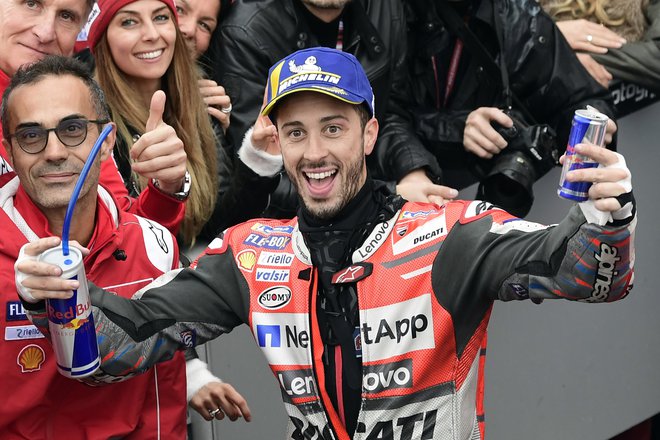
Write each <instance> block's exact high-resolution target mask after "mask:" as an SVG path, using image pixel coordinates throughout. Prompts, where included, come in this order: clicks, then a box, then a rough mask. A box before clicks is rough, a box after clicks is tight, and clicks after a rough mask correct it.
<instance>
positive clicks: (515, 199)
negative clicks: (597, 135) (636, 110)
mask: <svg viewBox="0 0 660 440" xmlns="http://www.w3.org/2000/svg"><path fill="white" fill-rule="evenodd" d="M406 6H407V8H408V12H409V14H408V18H409V20H410V21H409V26H408V29H409V35H408V36H409V40H410V41H409V63H408V68H409V72H410V76H411V78H412V99H411V102H412V104H413V105H412V106H411V107H410V111H411V112H412V114H413V115H414V118H413V119H414V121H415V125H416V130H417V134H418V135H419V137H420V138H421V139H422V141H423V142H424V145H425V146H426V148H428V149H429V151H431V152H433V153H434V155H435V156H436V157H437V159H438V162H439V163H440V165H441V166H442V168H443V174H444V177H445V182H446V183H447V184H448V185H450V186H454V187H456V188H459V189H462V188H465V187H467V186H469V185H471V184H473V183H475V182H479V183H480V185H479V190H478V194H477V198H482V199H484V200H486V201H489V202H491V203H495V204H497V205H499V206H500V207H502V208H504V209H506V210H507V211H509V212H511V213H512V214H516V215H518V216H520V217H523V216H525V215H526V214H527V212H528V211H529V210H530V209H531V207H532V203H533V200H534V197H533V192H532V185H533V183H534V182H535V181H536V180H538V179H539V178H540V177H542V176H543V175H544V174H545V173H546V172H548V171H549V170H550V169H552V167H553V166H555V165H556V163H557V158H558V157H559V156H560V155H561V153H562V152H563V151H564V149H565V146H566V141H567V140H568V133H569V131H570V127H571V122H572V119H573V115H574V112H575V110H577V109H583V108H585V107H586V106H587V105H591V106H593V107H595V108H597V109H598V110H600V111H601V112H602V113H605V114H607V115H608V116H609V117H613V116H614V108H613V107H612V99H611V97H610V95H609V93H608V91H607V90H605V89H604V88H602V87H601V86H600V85H598V83H596V81H595V80H594V79H593V78H591V76H589V75H588V74H587V72H586V71H585V70H584V69H583V67H582V66H581V65H580V63H579V62H578V60H577V59H576V57H575V55H574V53H573V51H572V50H571V49H570V47H568V45H567V44H566V42H565V40H564V39H563V37H562V36H561V33H560V32H559V30H558V29H557V27H556V26H555V24H554V22H553V21H552V19H550V17H548V15H547V14H545V13H543V11H542V10H541V8H540V7H539V5H538V4H537V3H536V1H535V0H522V1H517V0H502V1H493V0H475V1H471V0H457V1H450V2H446V1H441V0H433V1H431V2H426V1H423V0H406ZM459 32H463V33H464V35H461V36H459V35H458V33H459ZM470 36H471V37H472V38H470ZM479 48H481V50H479ZM505 81H506V83H505ZM514 120H515V129H513V127H514ZM526 127H529V130H527V131H524V129H525V128H526ZM615 131H616V124H615V123H614V122H613V121H611V120H610V122H609V123H608V135H607V138H608V139H607V143H608V144H609V143H611V141H612V138H613V133H614V132H615ZM518 133H520V136H518V139H516V135H517V134H518ZM523 134H527V136H524V135H523ZM614 146H615V144H614V143H612V144H611V146H610V148H613V147H614ZM532 147H533V150H534V151H535V152H536V155H534V154H533V153H532V152H531V151H532ZM539 158H541V159H542V160H539Z"/></svg>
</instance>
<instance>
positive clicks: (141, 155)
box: [130, 90, 187, 194]
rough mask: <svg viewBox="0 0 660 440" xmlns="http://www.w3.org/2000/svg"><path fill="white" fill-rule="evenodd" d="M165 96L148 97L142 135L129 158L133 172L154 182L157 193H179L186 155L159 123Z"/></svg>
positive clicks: (159, 93)
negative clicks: (147, 109)
mask: <svg viewBox="0 0 660 440" xmlns="http://www.w3.org/2000/svg"><path fill="white" fill-rule="evenodd" d="M165 100H166V97H165V93H164V92H163V91H162V90H157V91H156V92H155V93H154V95H153V96H152V97H151V106H150V107H149V119H147V124H146V132H145V133H144V134H143V135H142V136H141V137H140V138H139V139H138V140H137V141H136V142H135V143H134V144H133V146H132V147H131V151H130V155H131V159H132V160H133V163H132V167H133V171H135V172H136V173H138V174H139V175H140V176H142V177H144V178H146V179H156V180H157V181H158V187H159V188H160V190H161V191H163V192H165V193H168V194H174V193H176V192H178V191H180V190H181V187H182V185H183V179H184V176H185V173H186V157H187V156H186V152H185V150H184V148H183V141H181V139H179V137H178V136H177V134H176V132H175V131H174V128H172V127H171V126H170V125H168V124H167V123H165V121H163V113H164V112H165Z"/></svg>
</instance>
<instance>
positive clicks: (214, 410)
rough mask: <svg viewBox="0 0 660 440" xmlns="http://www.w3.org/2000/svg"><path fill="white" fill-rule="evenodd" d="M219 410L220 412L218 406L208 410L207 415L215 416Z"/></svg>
mask: <svg viewBox="0 0 660 440" xmlns="http://www.w3.org/2000/svg"><path fill="white" fill-rule="evenodd" d="M219 412H220V408H216V409H213V410H209V415H210V416H211V417H215V416H216V415H217V414H218V413H219Z"/></svg>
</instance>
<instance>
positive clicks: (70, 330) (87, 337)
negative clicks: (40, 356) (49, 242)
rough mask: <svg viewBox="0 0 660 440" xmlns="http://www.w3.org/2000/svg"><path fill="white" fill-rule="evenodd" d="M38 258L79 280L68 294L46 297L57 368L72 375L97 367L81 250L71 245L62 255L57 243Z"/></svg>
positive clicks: (96, 351)
mask: <svg viewBox="0 0 660 440" xmlns="http://www.w3.org/2000/svg"><path fill="white" fill-rule="evenodd" d="M38 259H39V261H43V262H45V263H50V264H54V265H56V266H59V267H60V268H61V269H62V275H61V277H62V278H65V279H69V280H78V282H79V283H80V286H79V287H78V289H77V290H74V291H73V296H72V297H71V298H69V299H49V300H46V310H47V313H48V328H49V330H50V335H51V343H52V344H53V350H54V351H55V358H56V360H57V369H58V370H59V372H60V373H61V374H62V375H64V376H67V377H71V378H81V377H85V376H89V375H90V374H92V373H94V372H95V371H96V370H97V368H98V367H99V365H100V358H99V347H98V344H97V342H96V330H95V327H94V315H92V304H91V301H90V298H89V288H88V287H87V277H86V276H85V267H84V266H83V256H82V253H81V252H80V250H79V249H77V248H74V247H70V248H69V255H64V253H63V251H62V246H58V247H56V248H52V249H48V250H47V251H46V252H44V253H42V254H41V255H39V258H38Z"/></svg>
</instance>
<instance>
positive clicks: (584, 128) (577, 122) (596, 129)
mask: <svg viewBox="0 0 660 440" xmlns="http://www.w3.org/2000/svg"><path fill="white" fill-rule="evenodd" d="M608 120H609V118H608V117H607V116H606V115H604V114H602V113H600V112H598V111H596V110H595V109H593V108H589V109H585V110H576V111H575V115H574V116H573V125H572V126H571V133H570V134H569V135H568V143H567V144H566V157H564V166H563V168H562V170H561V177H560V178H559V188H557V194H559V196H560V197H563V198H565V199H569V200H574V201H576V202H584V201H586V200H588V199H589V188H591V182H568V181H566V173H568V172H569V171H572V170H579V169H582V168H595V167H597V166H598V162H595V161H593V160H591V159H590V158H588V157H587V156H584V155H582V154H577V153H576V152H575V146H576V145H577V144H591V145H596V146H599V147H604V146H605V133H606V131H607V121H608Z"/></svg>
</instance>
